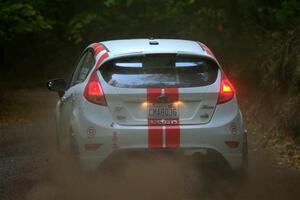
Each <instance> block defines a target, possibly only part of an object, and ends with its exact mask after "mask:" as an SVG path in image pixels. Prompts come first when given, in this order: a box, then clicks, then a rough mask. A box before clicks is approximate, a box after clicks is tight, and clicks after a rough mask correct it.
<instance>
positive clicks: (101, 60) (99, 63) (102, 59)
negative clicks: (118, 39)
mask: <svg viewBox="0 0 300 200" xmlns="http://www.w3.org/2000/svg"><path fill="white" fill-rule="evenodd" d="M106 58H108V53H104V54H103V55H102V56H101V57H100V58H99V60H98V62H97V65H96V69H99V67H100V65H101V64H102V62H103V61H104V60H105V59H106Z"/></svg>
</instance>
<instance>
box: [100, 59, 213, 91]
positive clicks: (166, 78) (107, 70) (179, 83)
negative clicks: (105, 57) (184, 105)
mask: <svg viewBox="0 0 300 200" xmlns="http://www.w3.org/2000/svg"><path fill="white" fill-rule="evenodd" d="M100 72H101V74H102V76H103V78H104V80H105V81H106V82H107V83H108V84H110V85H112V86H114V87H121V88H149V87H150V88H151V87H199V86H206V85H210V84H212V83H214V82H215V81H216V78H217V73H218V66H217V64H216V63H215V62H214V61H212V60H210V59H207V58H203V57H199V56H184V55H176V54H148V55H141V56H131V57H122V58H117V59H114V60H111V61H108V62H107V63H105V64H104V65H103V66H101V68H100Z"/></svg>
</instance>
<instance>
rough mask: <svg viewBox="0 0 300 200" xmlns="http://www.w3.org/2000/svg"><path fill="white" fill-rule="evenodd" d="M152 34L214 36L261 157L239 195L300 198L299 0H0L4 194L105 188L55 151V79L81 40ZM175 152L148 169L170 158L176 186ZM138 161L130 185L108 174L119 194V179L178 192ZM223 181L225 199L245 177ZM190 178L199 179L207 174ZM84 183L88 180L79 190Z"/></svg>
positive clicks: (210, 40) (66, 70) (255, 156)
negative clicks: (48, 85)
mask: <svg viewBox="0 0 300 200" xmlns="http://www.w3.org/2000/svg"><path fill="white" fill-rule="evenodd" d="M151 37H153V38H179V39H190V40H196V41H201V42H203V43H205V44H207V45H208V46H209V47H210V48H211V49H212V51H213V52H214V53H215V55H216V56H217V58H218V60H219V61H220V63H221V65H222V66H223V68H224V70H225V72H226V74H227V75H228V77H229V78H230V80H231V82H232V83H233V85H234V87H235V89H236V92H237V95H238V99H239V104H240V107H241V109H242V111H243V114H244V119H245V122H246V125H247V129H248V132H249V141H250V142H249V143H250V147H249V151H250V161H251V160H252V162H251V164H250V186H249V187H245V188H244V190H239V193H240V195H239V197H240V199H264V200H265V199H298V198H299V196H300V194H299V185H300V178H299V177H300V176H299V169H300V94H299V90H300V1H299V0H102V1H101V0H86V1H83V0H0V199H24V195H25V194H27V193H28V191H30V193H29V197H28V199H51V198H52V197H53V196H54V197H55V195H54V194H56V196H58V197H61V198H57V199H83V198H85V197H87V195H90V194H94V193H96V194H95V196H96V197H98V192H99V193H102V191H101V190H99V189H98V188H94V187H95V186H97V184H98V182H96V183H97V184H96V183H95V182H93V181H91V180H90V179H87V180H86V179H83V180H84V181H83V182H82V179H81V176H77V175H78V173H77V171H76V170H75V171H74V169H73V168H72V167H74V165H73V164H72V163H71V164H66V162H65V160H63V158H61V155H55V156H53V154H54V150H53V149H55V148H54V146H55V139H54V138H55V137H54V136H55V134H54V132H55V127H54V124H55V123H54V120H53V116H54V112H53V110H54V107H55V102H56V101H57V99H58V96H57V95H56V94H55V93H50V92H48V91H47V90H46V87H45V85H46V84H45V83H46V81H47V80H48V79H50V78H56V77H59V78H61V77H62V78H66V79H67V78H68V77H69V75H70V73H71V71H72V70H73V69H74V67H75V64H76V62H77V59H78V57H79V55H80V54H81V51H82V50H83V49H84V48H85V47H86V46H87V45H89V44H91V43H93V42H100V41H104V40H110V39H123V38H124V39H125V38H151ZM266 152H270V155H269V154H267V155H264V154H265V153H266ZM268 159H271V160H273V161H274V163H273V161H272V162H271V163H269V162H268V161H267V160H268ZM49 160H50V161H49ZM57 160H58V162H57ZM59 160H62V161H61V162H60V161H59ZM138 162H139V161H138ZM49 163H50V164H49ZM173 164H174V163H173V161H172V162H171V163H167V164H166V163H163V164H162V163H160V164H158V165H154V167H152V168H151V166H150V169H149V170H150V171H151V170H152V171H153V173H152V174H157V173H160V170H157V167H158V168H159V169H164V167H167V168H165V169H166V171H165V174H166V176H167V177H168V176H169V178H170V181H169V182H168V183H169V185H171V186H172V184H179V185H180V187H179V186H178V187H177V186H176V187H173V189H174V188H175V189H174V190H177V189H178V188H182V187H181V184H183V185H186V184H185V182H182V179H183V178H182V176H184V178H186V175H182V174H181V172H183V171H182V169H181V168H180V167H179V168H178V169H177V168H176V167H175V168H176V169H175V168H174V165H173ZM145 165H146V164H145ZM66 166H67V169H66ZM131 167H133V168H132V169H131V170H129V171H130V173H129V172H127V171H126V170H127V168H125V171H126V175H127V176H128V177H127V178H128V179H127V178H125V179H124V181H123V182H121V183H123V185H122V184H121V185H119V186H115V184H116V183H119V182H118V181H119V179H118V181H115V182H112V181H111V180H110V178H111V177H109V178H108V182H106V181H104V182H103V183H101V184H103V185H105V186H107V188H108V189H107V190H106V189H104V190H106V192H107V193H109V194H107V195H108V196H109V195H111V194H113V195H117V194H118V193H114V192H115V189H114V188H115V187H116V188H117V189H116V190H118V191H123V192H127V191H129V190H130V188H129V186H130V184H129V185H128V182H129V183H131V184H133V185H134V183H135V187H139V188H140V191H141V192H140V193H134V192H133V193H130V194H129V193H128V195H127V196H128V199H132V198H133V197H132V196H130V195H132V194H137V195H138V196H137V197H138V198H136V199H145V198H144V197H148V198H149V199H153V198H152V197H153V196H151V195H148V193H149V192H150V191H152V190H153V192H152V193H151V194H157V195H158V196H159V197H158V198H159V199H168V197H170V198H172V199H174V197H175V196H174V194H170V193H168V192H166V191H169V190H170V191H172V187H171V186H170V187H171V189H170V188H169V187H167V186H169V185H165V184H164V181H165V178H164V177H163V176H162V177H161V181H159V183H160V184H161V185H158V186H157V180H156V179H154V178H155V176H152V175H151V173H148V172H149V171H147V170H148V168H149V166H147V167H148V168H147V167H145V168H143V170H141V171H139V169H136V168H135V167H136V166H135V165H132V166H131ZM278 167H279V168H278ZM69 169H70V170H69ZM169 169H171V170H169ZM168 170H169V171H170V173H169V175H168V173H167V172H168ZM172 170H173V171H172ZM293 170H296V171H297V173H295V171H293ZM185 171H186V170H184V172H185ZM154 172H155V173H154ZM136 173H137V174H136ZM138 174H139V175H138ZM174 174H175V178H176V179H174ZM144 175H148V176H149V177H148V179H147V181H146V182H145V183H144V186H145V187H142V186H143V184H140V181H143V180H139V178H140V177H144ZM176 175H178V176H176ZM181 175H182V176H181ZM132 177H133V178H132ZM190 177H195V176H194V175H192V176H190ZM251 177H252V178H251ZM152 178H153V180H152ZM195 179H196V182H197V181H199V179H198V178H197V177H196V178H195ZM121 180H123V179H121ZM148 180H150V183H152V182H151V180H152V181H153V185H151V184H150V185H149V184H148V183H149V181H148ZM188 180H189V181H193V179H188ZM251 180H252V181H251ZM85 181H86V182H85ZM97 181H98V180H97ZM134 181H136V182H134ZM144 181H145V180H144ZM80 182H82V183H84V184H85V186H82V185H80V184H79V183H80ZM77 183H78V185H76V184H77ZM74 184H75V185H74ZM101 184H100V185H101ZM218 184H220V185H221V186H219V189H216V190H212V191H210V190H209V191H208V192H212V193H213V192H216V193H217V192H219V193H218V195H220V196H219V197H220V198H219V199H226V198H224V197H226V193H228V191H232V190H233V189H234V188H235V185H231V183H228V182H224V181H223V180H221V183H218ZM127 185H128V188H127ZM146 186H147V187H146ZM187 186H188V187H192V188H194V189H195V191H198V187H199V184H198V182H197V183H194V184H193V183H191V184H189V185H187ZM230 186H231V188H230ZM74 187H75V188H77V187H78V188H82V187H83V188H84V189H85V191H89V192H86V193H82V190H78V191H76V192H74ZM165 187H166V188H165ZM65 188H67V189H65ZM157 188H158V190H157ZM212 188H215V186H213V187H212ZM75 190H76V189H75ZM16 191H18V192H16ZM90 192H91V193H90ZM229 193H230V192H229ZM169 194H170V196H168V195H169ZM43 195H44V196H43ZM51 195H52V196H51ZM66 195H67V196H66ZM68 195H69V196H68ZM80 195H83V196H80ZM139 195H140V196H139ZM193 196H194V197H197V198H198V197H199V195H195V194H193ZM44 197H45V198H44ZM54 197H53V198H54ZM81 197H82V198H81ZM117 197H119V196H117ZM120 197H123V196H122V194H120ZM131 197H132V198H131ZM239 197H237V199H238V198H239ZM53 198H52V199H53ZM104 199H105V195H104ZM106 199H107V198H106ZM116 199H120V198H116ZM146 199H147V198H146ZM198 199H199V198H198ZM212 199H215V198H212ZM229 199H231V198H229Z"/></svg>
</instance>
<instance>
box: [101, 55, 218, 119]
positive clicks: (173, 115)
mask: <svg viewBox="0 0 300 200" xmlns="http://www.w3.org/2000/svg"><path fill="white" fill-rule="evenodd" d="M99 71H100V74H101V75H100V74H99V75H100V76H99V79H100V82H101V85H102V87H103V91H104V94H105V98H106V101H107V105H108V107H109V109H110V111H111V113H112V115H113V118H114V120H115V122H117V123H118V124H120V125H149V122H150V124H151V125H156V124H160V125H163V124H176V123H180V124H205V123H208V122H209V120H210V119H211V117H212V115H213V113H214V110H215V106H216V104H217V100H218V91H219V83H218V82H219V81H217V80H218V79H219V78H218V77H219V76H218V74H219V71H220V70H219V68H218V64H217V63H216V62H215V61H214V60H212V59H210V58H207V57H200V56H194V55H178V54H144V55H138V56H136V55H135V56H127V57H121V58H116V59H112V60H110V61H108V62H106V63H104V65H102V66H101V67H100V69H99Z"/></svg>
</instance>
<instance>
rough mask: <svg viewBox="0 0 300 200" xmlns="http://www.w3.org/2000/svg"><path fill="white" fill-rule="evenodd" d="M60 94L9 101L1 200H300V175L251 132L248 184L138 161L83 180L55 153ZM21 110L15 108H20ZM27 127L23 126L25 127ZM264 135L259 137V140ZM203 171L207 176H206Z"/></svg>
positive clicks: (163, 160)
mask: <svg viewBox="0 0 300 200" xmlns="http://www.w3.org/2000/svg"><path fill="white" fill-rule="evenodd" d="M56 100H57V97H56V94H53V93H49V92H48V91H46V90H43V89H31V90H29V89H28V90H18V91H13V92H6V93H3V94H2V100H1V112H0V114H1V118H0V124H1V125H0V199H1V200H6V199H29V200H40V199H41V200H43V199H47V200H48V199H49V200H50V199H51V200H52V199H53V200H54V199H57V200H58V199H72V200H73V199H74V200H77V199H214V200H215V199H243V200H245V199H246V200H247V199H249V200H253V199H259V200H263V199H264V200H268V199H272V200H277V199H289V200H292V199H299V197H300V190H299V188H300V173H299V171H296V170H292V169H288V168H283V167H279V166H278V165H277V164H276V162H274V159H273V158H274V155H273V154H272V153H268V152H266V151H265V150H264V149H263V148H261V145H260V144H259V141H258V140H257V139H256V136H254V135H252V134H251V130H249V133H250V134H249V142H250V147H249V153H250V166H249V168H250V174H249V181H248V183H246V184H242V185H241V184H240V183H239V182H236V181H234V180H232V179H230V178H228V176H221V175H219V173H217V172H216V171H214V170H213V168H207V167H203V165H199V163H197V162H193V161H190V160H184V159H180V158H177V157H166V156H159V157H157V159H146V158H145V159H143V158H136V159H135V158H133V159H130V161H127V162H122V163H118V166H113V165H112V164H111V165H110V166H109V165H108V166H106V169H105V170H104V171H103V172H99V173H96V174H83V173H81V172H80V170H79V169H78V167H77V165H76V163H75V162H74V161H72V160H71V159H69V158H68V157H66V156H63V155H60V154H58V153H57V152H56V150H55V126H54V107H55V101H56ZM14 102H15V103H14ZM20 119H21V120H20ZM256 134H258V133H256ZM201 167H203V168H201Z"/></svg>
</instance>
